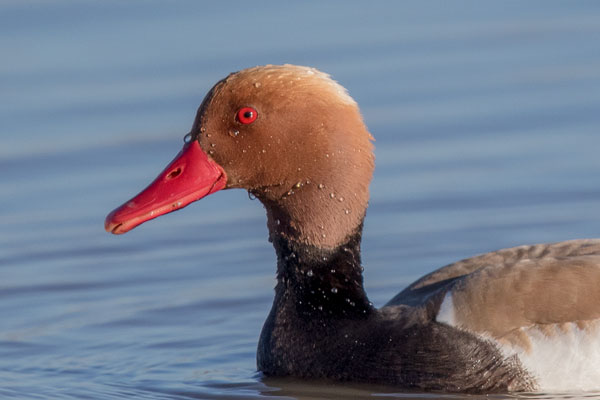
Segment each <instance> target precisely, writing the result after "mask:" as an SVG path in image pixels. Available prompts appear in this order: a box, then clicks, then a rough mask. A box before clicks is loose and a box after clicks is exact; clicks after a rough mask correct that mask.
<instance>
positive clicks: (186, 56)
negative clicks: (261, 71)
mask: <svg viewBox="0 0 600 400" xmlns="http://www.w3.org/2000/svg"><path fill="white" fill-rule="evenodd" d="M364 4H365V3H362V2H348V1H337V2H336V1H333V2H327V3H318V2H312V3H311V2H295V3H292V2H287V3H282V2H275V1H271V2H255V3H252V2H241V1H233V2H232V1H228V2H212V3H209V2H194V1H179V2H159V1H144V2H141V1H133V2H122V1H88V2H81V1H74V0H72V1H71V0H53V1H41V0H37V1H36V0H26V1H17V0H5V1H3V2H1V3H0V50H1V53H2V62H1V63H0V101H1V104H2V107H0V139H1V144H0V171H1V174H0V398H22V399H42V398H44V399H46V398H47V399H122V398H136V399H137V398H139V399H190V398H201V399H250V398H252V399H255V398H265V397H269V398H299V399H340V398H371V397H373V396H374V395H375V396H377V397H379V396H385V397H388V396H389V397H401V398H434V397H436V395H419V394H409V393H401V392H399V391H398V390H395V389H393V388H385V387H366V386H355V385H324V384H316V383H306V382H301V381H295V380H277V379H266V378H263V377H261V375H260V374H259V373H257V372H256V367H255V351H256V343H257V340H258V335H259V333H260V329H261V326H262V323H263V321H264V319H265V317H266V315H267V313H268V311H269V309H270V306H271V301H272V295H273V290H272V289H273V286H274V270H275V268H274V266H275V256H274V254H273V251H272V248H271V245H270V244H269V243H268V242H267V240H266V239H267V230H266V226H265V218H264V211H263V209H262V207H261V205H260V203H259V202H258V201H250V200H249V199H248V196H247V194H246V193H244V192H242V191H226V192H220V193H218V194H217V195H215V196H210V197H208V198H206V199H203V200H202V201H201V202H198V203H195V204H193V205H191V206H189V207H187V208H186V209H185V210H183V211H180V212H177V213H173V214H170V215H168V216H164V217H162V218H159V219H157V220H154V221H152V222H151V223H148V224H145V225H143V226H141V227H140V228H137V229H135V230H134V231H132V232H130V233H128V234H127V235H124V236H119V237H116V236H112V235H108V234H107V233H105V232H104V229H103V219H104V216H105V215H106V213H107V212H108V211H110V210H111V209H113V208H114V207H115V206H117V205H119V204H121V203H122V202H123V201H124V200H126V199H128V198H129V197H130V196H131V195H133V194H135V193H137V192H138V191H139V190H140V189H142V188H143V187H144V186H145V185H146V184H147V183H148V182H149V181H150V180H151V179H152V178H153V177H154V176H155V175H156V174H157V173H158V172H159V171H160V170H161V169H162V168H163V167H164V165H165V164H166V163H167V162H168V161H169V160H171V158H172V157H173V156H174V155H175V153H176V152H177V151H178V150H179V149H180V147H181V145H182V139H183V136H184V134H185V133H186V132H188V131H189V128H190V126H191V123H192V120H193V118H194V115H195V111H196V107H197V106H198V104H199V103H200V101H201V100H202V98H203V96H204V94H205V93H206V91H207V90H208V89H210V87H211V86H212V84H213V83H214V82H216V81H217V80H219V79H221V78H222V77H224V76H225V75H226V74H227V73H229V72H231V71H235V70H238V69H241V68H245V67H248V66H253V65H257V64H266V63H294V64H303V65H311V66H314V67H317V68H319V69H322V70H324V71H326V72H328V73H330V74H332V75H333V77H334V78H335V79H336V80H338V81H339V82H340V83H342V84H343V85H344V86H346V87H347V88H348V89H349V91H350V93H351V94H352V96H353V97H354V98H355V99H356V100H357V101H358V103H359V104H360V105H361V108H362V111H363V114H364V117H365V120H366V122H367V124H368V126H369V127H370V130H371V131H372V133H373V134H374V136H375V138H376V140H377V141H376V156H377V170H376V172H375V176H374V180H373V183H372V185H371V195H372V197H371V204H370V208H369V212H368V216H367V219H366V223H365V234H364V244H363V257H364V258H363V261H364V264H365V267H366V270H365V280H366V288H367V291H368V294H369V296H370V298H371V300H372V301H373V302H374V303H375V304H376V305H382V304H384V303H385V302H386V301H387V300H389V299H390V298H391V297H393V295H395V294H396V293H397V292H399V291H400V290H401V289H402V288H403V287H405V286H406V285H407V284H409V283H410V282H411V281H412V280H414V279H415V278H417V277H419V276H420V275H422V274H424V273H426V272H429V271H431V270H433V269H435V268H437V267H439V266H442V265H444V264H446V263H449V262H452V261H455V260H457V259H460V258H464V257H468V256H471V255H474V254H477V253H481V252H486V251H490V250H494V249H498V248H503V247H509V246H513V245H518V244H524V243H537V242H549V241H558V240H566V239H572V238H579V237H598V236H600V157H598V149H600V3H598V2H595V1H578V2H557V1H537V2H536V1H530V2H521V1H502V2H479V1H472V2H468V1H461V2H443V1H439V2H412V3H408V2H395V1H388V2H377V3H375V2H372V3H369V5H368V6H366V5H364ZM582 395H583V394H577V396H582ZM588 395H590V396H593V394H588ZM440 397H442V396H441V395H440ZM443 397H444V398H461V396H443ZM521 397H526V396H521ZM529 397H534V398H552V397H558V396H557V395H549V394H540V393H538V394H532V395H530V396H529ZM496 398H505V397H503V396H497V397H496Z"/></svg>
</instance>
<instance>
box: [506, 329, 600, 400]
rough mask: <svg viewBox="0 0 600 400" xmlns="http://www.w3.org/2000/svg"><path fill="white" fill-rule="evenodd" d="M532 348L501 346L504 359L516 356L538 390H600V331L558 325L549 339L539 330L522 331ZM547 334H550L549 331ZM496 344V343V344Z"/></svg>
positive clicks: (548, 336)
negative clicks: (534, 380)
mask: <svg viewBox="0 0 600 400" xmlns="http://www.w3.org/2000/svg"><path fill="white" fill-rule="evenodd" d="M521 330H522V332H523V333H524V334H526V335H527V337H528V338H529V339H530V340H531V348H530V349H528V350H524V349H523V348H521V347H519V346H516V345H511V344H506V343H503V344H498V347H499V348H500V349H501V351H502V352H503V353H504V355H506V356H507V357H508V356H511V355H514V354H516V355H517V356H518V357H519V360H520V361H521V364H522V365H523V367H524V368H525V369H526V370H527V371H528V372H529V373H530V374H531V375H532V376H533V377H534V378H535V379H536V383H537V388H536V389H537V390H540V391H550V392H570V391H582V390H583V391H591V390H599V389H600V329H598V325H597V324H591V325H590V326H588V327H587V328H586V329H581V328H579V327H578V326H577V325H576V324H575V323H568V324H563V325H561V326H560V327H559V326H558V325H555V326H553V327H552V328H551V331H552V330H554V332H551V334H550V335H546V334H545V333H544V331H542V330H540V329H538V328H536V327H529V328H521ZM546 332H547V330H546ZM496 343H497V342H496Z"/></svg>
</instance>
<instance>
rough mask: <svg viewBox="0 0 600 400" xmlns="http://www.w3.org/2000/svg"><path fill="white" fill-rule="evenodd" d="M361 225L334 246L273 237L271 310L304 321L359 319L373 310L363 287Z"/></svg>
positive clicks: (279, 236)
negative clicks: (274, 276) (274, 265)
mask: <svg viewBox="0 0 600 400" xmlns="http://www.w3.org/2000/svg"><path fill="white" fill-rule="evenodd" d="M361 235H362V224H360V225H359V226H358V227H357V228H356V230H355V231H354V232H353V233H352V234H350V235H349V236H348V238H347V240H346V241H344V242H343V244H341V245H340V246H337V247H336V248H334V249H323V248H318V247H316V246H311V245H308V244H304V243H299V242H296V241H294V240H290V239H288V238H286V237H285V236H281V235H278V236H275V238H274V240H273V245H274V247H275V251H276V253H277V286H276V288H275V303H274V311H276V312H281V313H283V314H285V315H286V317H289V316H292V315H294V316H297V317H299V318H300V319H303V320H305V321H310V320H322V319H324V318H325V319H329V320H332V319H343V320H347V319H362V318H365V317H367V316H368V315H369V314H370V313H371V312H372V310H373V305H372V304H371V303H370V302H369V299H368V298H367V295H366V293H365V290H364V287H363V275H362V272H363V267H362V266H361V259H360V241H361Z"/></svg>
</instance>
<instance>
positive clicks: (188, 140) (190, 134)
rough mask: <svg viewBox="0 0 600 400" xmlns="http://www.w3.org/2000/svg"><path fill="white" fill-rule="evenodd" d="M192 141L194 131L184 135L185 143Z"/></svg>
mask: <svg viewBox="0 0 600 400" xmlns="http://www.w3.org/2000/svg"><path fill="white" fill-rule="evenodd" d="M191 141H192V133H191V132H190V133H188V134H187V135H185V136H184V137H183V143H189V142H191Z"/></svg>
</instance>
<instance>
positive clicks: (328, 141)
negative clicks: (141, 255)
mask: <svg viewBox="0 0 600 400" xmlns="http://www.w3.org/2000/svg"><path fill="white" fill-rule="evenodd" d="M190 138H191V140H190V141H189V142H188V143H186V144H185V145H184V148H183V149H182V151H181V152H180V153H179V154H178V155H177V157H176V158H175V159H174V160H173V161H172V162H171V163H170V164H169V165H168V166H167V167H166V168H165V169H164V170H163V171H162V172H161V173H160V175H159V176H158V177H157V178H156V179H155V181H154V182H152V183H151V184H150V185H149V186H148V187H147V188H146V189H144V190H143V191H142V192H141V193H140V194H138V195H137V196H135V197H134V198H132V199H131V200H129V201H128V202H126V203H125V204H123V205H122V206H121V207H119V208H117V209H115V210H114V211H113V212H111V213H110V214H109V215H108V216H107V218H106V223H105V227H106V230H107V231H109V232H112V233H115V234H120V233H125V232H127V231H129V230H131V229H133V228H134V227H136V226H138V225H139V224H141V223H143V222H145V221H148V220H150V219H153V218H155V217H157V216H159V215H162V214H165V213H168V212H171V211H174V210H177V209H180V208H182V207H185V206H186V205H188V204H190V203H191V202H193V201H195V200H199V199H201V198H202V197H205V196H207V195H209V194H211V193H214V192H216V191H219V190H221V189H230V188H243V189H246V190H248V191H249V192H250V193H251V194H253V195H254V196H256V197H257V198H258V199H260V201H261V202H262V203H263V204H264V206H265V208H266V210H267V217H268V227H269V232H270V238H271V240H274V239H276V238H277V237H278V236H281V237H283V238H285V239H288V240H292V241H295V242H299V243H303V244H309V245H314V246H318V247H320V248H334V247H336V246H337V245H339V244H341V243H343V241H344V239H346V237H347V236H348V235H350V234H353V233H354V232H355V231H356V230H357V229H360V226H361V224H362V220H363V218H364V213H365V210H366V207H367V202H368V197H369V194H368V185H369V182H370V180H371V176H372V172H373V167H374V156H373V152H372V144H371V140H372V137H371V135H370V134H369V132H368V130H367V128H366V126H365V124H364V122H363V120H362V117H361V115H360V111H359V109H358V106H357V104H356V102H355V101H354V100H353V99H352V98H351V97H350V96H349V95H348V93H347V92H346V90H345V89H344V88H343V87H342V86H340V85H339V84H338V83H337V82H335V81H333V80H332V79H331V78H330V77H329V76H328V75H327V74H324V73H322V72H320V71H318V70H316V69H314V68H308V67H300V66H293V65H282V66H274V65H267V66H261V67H254V68H249V69H245V70H242V71H239V72H236V73H232V74H230V75H229V76H228V77H227V78H225V79H223V80H221V81H220V82H218V83H217V84H216V85H215V86H214V87H213V88H212V89H211V90H210V92H209V93H208V94H207V95H206V97H205V98H204V100H203V102H202V104H201V105H200V108H199V109H198V112H197V116H196V119H195V121H194V124H193V126H192V130H191V133H190Z"/></svg>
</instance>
